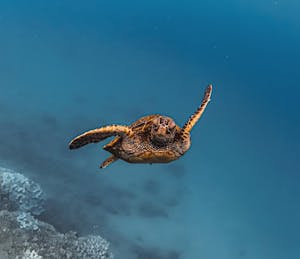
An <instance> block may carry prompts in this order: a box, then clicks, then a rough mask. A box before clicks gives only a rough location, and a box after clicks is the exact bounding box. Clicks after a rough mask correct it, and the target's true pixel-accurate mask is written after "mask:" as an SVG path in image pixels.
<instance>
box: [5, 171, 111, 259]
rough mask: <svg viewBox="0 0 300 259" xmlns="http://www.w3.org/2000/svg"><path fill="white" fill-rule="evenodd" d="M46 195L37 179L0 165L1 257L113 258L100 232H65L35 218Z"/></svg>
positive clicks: (41, 258) (43, 258)
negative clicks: (95, 234)
mask: <svg viewBox="0 0 300 259" xmlns="http://www.w3.org/2000/svg"><path fill="white" fill-rule="evenodd" d="M44 203H45V195H44V193H43V191H42V189H41V187H40V185H38V184H37V183H35V182H33V181H31V180H29V179H28V178H26V177H25V176H24V175H22V174H19V173H16V172H14V171H12V170H9V169H6V168H2V167H0V258H1V259H48V258H49V259H52V258H53V259H68V258H70V259H112V258H113V255H112V253H111V252H110V251H109V243H108V242H107V241H106V240H104V239H103V238H102V237H101V236H93V235H90V236H86V237H79V236H78V235H77V234H76V233H75V232H68V233H65V234H62V233H59V232H58V231H56V229H55V228H54V227H53V226H52V225H50V224H48V223H45V222H43V221H40V220H38V219H37V218H36V216H37V215H40V214H41V213H42V212H43V211H44Z"/></svg>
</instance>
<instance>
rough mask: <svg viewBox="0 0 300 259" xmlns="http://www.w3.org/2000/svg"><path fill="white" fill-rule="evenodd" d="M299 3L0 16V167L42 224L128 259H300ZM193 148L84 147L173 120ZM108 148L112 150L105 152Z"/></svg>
mask: <svg viewBox="0 0 300 259" xmlns="http://www.w3.org/2000/svg"><path fill="white" fill-rule="evenodd" d="M299 13H300V2H299V1H296V0H289V1H281V0H277V1H273V0H260V1H258V0H257V1H241V0H230V1H221V0H219V1H212V0H210V1H208V0H204V1H191V0H187V1H166V0H165V1H164V0H160V1H157V0H152V1H120V0H118V1H100V0H98V1H96V0H89V1H85V2H84V1H77V0H75V1H74V0H73V1H69V0H52V1H37V0H35V1H34V0H28V1H20V0H19V1H18V0H15V1H11V0H1V1H0V90H1V94H0V162H1V166H5V167H7V168H10V169H13V170H17V171H19V172H22V173H23V174H24V175H26V176H27V177H29V178H31V179H33V180H34V181H36V182H38V183H39V184H40V185H41V186H42V188H43V190H44V191H45V193H46V194H47V203H46V206H47V210H46V212H47V213H46V214H44V215H42V217H43V219H44V220H47V222H49V223H51V224H52V225H54V226H55V227H56V228H57V229H58V230H59V231H61V232H66V231H70V230H73V231H77V232H78V233H80V234H82V235H87V234H101V236H102V237H103V238H105V239H106V240H108V241H109V242H110V247H111V250H112V252H113V253H114V255H115V258H122V259H142V258H145V259H179V258H180V259H201V258H204V259H237V258H243V259H254V258H255V259H282V258H288V259H298V258H300V245H299V244H300V236H299V232H300V221H299V218H300V188H299V187H300V176H299V173H300V166H299V156H300V150H299V147H300V141H299V132H300V120H299V108H300V107H299V97H300V88H299V82H300V70H299V69H300V16H299ZM209 83H212V84H213V87H214V89H213V94H212V98H211V99H212V101H211V102H210V103H209V105H208V107H207V109H206V111H205V113H204V115H203V117H202V118H201V120H200V121H199V123H198V124H197V125H196V127H195V128H194V129H193V131H192V133H191V134H192V146H191V149H190V150H189V152H187V153H186V154H185V155H184V156H183V157H182V158H181V159H180V160H178V161H175V162H173V163H170V164H153V165H147V164H127V163H125V162H123V161H117V162H116V163H113V164H112V165H110V166H109V167H108V168H106V169H104V170H100V169H99V165H100V163H101V162H102V161H103V160H104V159H105V158H107V157H108V155H109V154H108V153H107V152H105V151H103V150H101V147H102V144H104V142H103V143H100V144H97V145H89V146H87V147H85V148H82V149H80V150H77V151H70V150H69V149H68V143H69V141H70V140H71V139H72V138H73V137H75V136H77V135H78V134H80V133H82V132H84V131H86V130H89V129H93V128H96V127H99V126H101V125H105V124H111V123H114V124H122V125H124V124H130V123H132V122H133V121H135V120H136V119H138V118H139V117H142V116H144V115H148V114H155V113H160V114H163V115H167V116H170V117H172V118H174V119H175V122H176V123H178V125H181V126H182V125H183V124H184V123H185V122H186V120H187V119H188V117H189V116H190V115H191V114H192V113H193V112H194V111H195V110H196V108H197V106H198V105H199V104H200V101H201V99H202V96H203V93H204V90H205V88H206V86H207V84H209ZM105 143H106V142H105Z"/></svg>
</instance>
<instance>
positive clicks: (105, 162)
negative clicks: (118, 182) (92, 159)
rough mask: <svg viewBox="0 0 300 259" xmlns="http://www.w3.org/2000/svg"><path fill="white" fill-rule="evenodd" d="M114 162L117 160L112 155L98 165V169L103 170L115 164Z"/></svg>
mask: <svg viewBox="0 0 300 259" xmlns="http://www.w3.org/2000/svg"><path fill="white" fill-rule="evenodd" d="M116 160H118V158H117V157H116V156H114V155H112V156H110V157H109V158H107V159H106V160H104V161H103V163H102V164H101V165H100V168H101V169H103V168H105V167H107V166H109V165H110V164H111V163H113V162H115V161H116Z"/></svg>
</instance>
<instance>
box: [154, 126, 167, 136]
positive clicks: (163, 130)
mask: <svg viewBox="0 0 300 259" xmlns="http://www.w3.org/2000/svg"><path fill="white" fill-rule="evenodd" d="M156 133H157V135H158V136H159V137H163V136H164V135H165V134H166V128H165V127H159V128H158V129H157V132H156Z"/></svg>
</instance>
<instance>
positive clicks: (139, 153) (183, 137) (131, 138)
mask: <svg viewBox="0 0 300 259" xmlns="http://www.w3.org/2000/svg"><path fill="white" fill-rule="evenodd" d="M211 92H212V85H209V86H208V87H207V89H206V91H205V94H204V98H203V100H202V103H201V105H200V106H199V108H198V109H197V111H196V112H195V113H194V114H193V115H192V116H191V117H190V118H189V120H188V121H187V122H186V123H185V125H184V126H183V127H182V128H180V127H179V126H177V125H176V124H175V122H174V121H173V119H171V118H169V117H166V116H162V115H159V114H154V115H149V116H145V117H142V118H140V119H139V120H137V121H135V122H134V123H133V124H131V125H130V126H121V125H109V126H104V127H101V128H98V129H94V130H90V131H87V132H85V133H83V134H82V135H80V136H78V137H76V138H74V139H73V140H72V141H71V142H70V144H69V147H70V149H76V148H80V147H82V146H84V145H86V144H89V143H96V142H99V141H101V140H104V139H106V138H108V137H111V136H116V137H115V138H114V139H113V140H112V141H111V142H110V143H108V144H107V145H105V146H104V147H103V149H104V150H106V151H108V152H110V153H111V154H112V156H110V157H109V158H108V159H106V160H105V161H104V162H103V163H102V164H101V166H100V168H105V167H107V166H108V165H109V164H111V163H113V162H114V161H116V160H117V159H119V158H120V159H122V160H124V161H127V162H129V163H150V164H151V163H168V162H171V161H173V160H176V159H178V158H179V157H181V156H182V155H183V154H184V153H185V152H186V151H187V150H188V149H189V148H190V145H191V139H190V131H191V129H192V128H193V126H194V125H195V124H196V123H197V121H198V120H199V119H200V117H201V116H202V114H203V112H204V110H205V108H206V106H207V104H208V103H209V101H210V97H211Z"/></svg>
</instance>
